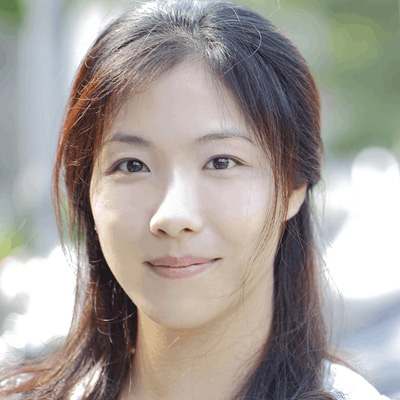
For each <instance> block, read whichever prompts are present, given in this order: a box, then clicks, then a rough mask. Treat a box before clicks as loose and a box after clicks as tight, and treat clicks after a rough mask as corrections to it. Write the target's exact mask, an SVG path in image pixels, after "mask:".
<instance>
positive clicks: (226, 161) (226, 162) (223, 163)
mask: <svg viewBox="0 0 400 400" xmlns="http://www.w3.org/2000/svg"><path fill="white" fill-rule="evenodd" d="M219 160H224V161H222V162H219ZM221 164H222V165H225V166H226V168H228V166H229V160H228V159H227V158H223V157H219V158H216V159H215V160H214V167H217V166H218V165H221ZM220 169H224V168H220Z"/></svg>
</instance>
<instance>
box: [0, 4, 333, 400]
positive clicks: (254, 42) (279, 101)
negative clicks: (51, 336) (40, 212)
mask: <svg viewBox="0 0 400 400" xmlns="http://www.w3.org/2000/svg"><path fill="white" fill-rule="evenodd" d="M187 60H201V61H203V62H204V63H205V65H206V66H207V68H208V70H209V72H210V74H211V76H212V77H213V79H214V80H215V82H216V84H217V85H219V84H221V85H222V87H224V88H225V89H227V90H228V91H229V92H230V93H231V94H232V96H233V97H234V99H235V100H236V102H237V104H238V105H239V107H240V109H241V111H242V112H243V115H244V117H245V119H246V122H247V124H248V126H249V128H250V129H251V131H252V133H253V136H254V138H255V139H256V141H257V143H258V144H259V145H260V148H262V149H263V151H264V153H265V156H266V157H267V159H268V160H269V161H270V164H271V166H272V168H273V174H274V182H275V192H276V199H275V200H276V201H275V208H274V213H273V215H274V217H275V219H276V220H279V221H284V218H279V217H282V216H283V215H284V213H285V210H287V206H288V198H289V195H290V193H291V191H292V190H294V189H296V188H299V187H301V186H306V187H307V193H306V198H305V200H304V202H303V204H302V206H301V208H300V210H299V211H298V213H297V214H296V215H295V216H294V217H292V218H290V219H289V220H287V221H284V222H283V223H282V222H280V223H281V228H280V229H281V230H280V240H279V247H278V251H277V255H276V257H275V262H274V304H273V318H272V327H271V332H270V334H269V337H268V340H267V342H266V343H265V346H264V347H263V351H262V353H261V355H260V358H259V361H258V363H257V365H256V367H255V368H254V369H253V370H252V371H244V372H246V375H245V376H246V378H245V379H244V381H243V384H242V386H241V389H240V390H239V392H238V393H237V394H236V396H235V397H234V399H238V400H239V399H240V400H241V399H268V400H272V399H276V400H281V399H308V400H310V399H320V400H322V399H333V396H332V395H331V394H329V393H327V392H326V391H324V388H323V374H324V362H325V360H327V359H330V355H329V353H328V344H327V334H326V330H325V325H324V320H323V315H322V301H321V290H320V279H321V276H320V271H321V256H320V254H319V251H318V248H317V245H316V241H315V238H314V237H313V232H314V224H313V219H312V210H311V203H310V197H311V191H312V189H313V187H314V186H315V185H316V184H317V182H318V181H319V180H320V169H321V160H322V157H323V150H322V143H321V137H320V102H319V95H318V91H317V88H316V85H315V82H314V80H313V78H312V76H311V73H310V70H309V68H308V67H307V65H306V62H305V61H304V59H303V58H302V56H301V55H300V54H299V52H298V50H297V49H296V48H295V46H294V45H293V44H292V43H291V42H290V41H289V40H288V39H287V38H286V37H285V36H284V35H282V34H281V33H279V32H278V30H277V29H276V28H275V27H274V26H273V25H272V24H271V23H270V22H269V21H268V20H266V19H265V18H263V17H262V16H260V15H259V14H257V13H255V12H253V11H250V10H248V9H246V8H244V7H241V6H238V5H236V4H232V3H228V2H210V1H199V2H196V1H182V0H179V1H178V0H176V1H155V2H150V3H145V4H143V5H142V6H140V7H139V8H136V9H131V10H128V11H127V12H125V13H124V14H123V15H122V16H120V17H119V18H118V19H116V20H115V21H114V22H112V23H111V24H110V25H109V26H108V27H107V28H106V29H105V30H104V31H103V32H102V33H101V35H100V36H99V37H98V39H97V40H96V41H95V43H94V44H93V46H92V47H91V49H90V50H89V52H88V54H87V55H86V57H85V59H84V60H83V62H82V64H81V67H80V69H79V72H78V74H77V76H76V79H75V83H74V85H73V88H72V92H71V95H70V97H69V101H68V106H67V111H66V116H65V120H64V123H63V127H62V129H61V132H60V138H59V144H58V153H57V161H56V164H55V168H54V175H53V194H54V204H55V210H56V217H57V221H58V225H59V231H60V234H61V238H62V239H63V237H64V239H66V238H67V237H68V238H69V240H70V242H72V243H73V244H74V245H75V246H76V251H77V254H78V279H77V295H76V301H75V309H74V320H73V323H72V325H71V329H70V331H69V333H68V336H67V337H66V339H65V342H64V344H63V345H62V346H61V347H60V348H59V350H58V351H57V352H56V353H55V354H53V355H51V356H48V357H45V358H42V359H38V360H34V361H29V362H28V361H25V362H23V363H20V364H19V365H18V366H17V367H16V368H14V369H13V370H12V371H11V372H9V373H8V375H7V376H14V377H16V376H21V374H24V373H25V374H27V375H26V376H27V378H26V379H25V381H23V382H22V383H20V384H18V385H16V386H15V387H13V388H11V389H10V387H9V386H10V385H4V386H3V389H0V394H12V393H18V392H23V393H25V394H26V395H27V396H28V398H32V399H45V398H51V399H65V398H66V397H67V395H68V394H70V393H72V391H73V390H74V389H75V390H76V388H77V387H78V386H79V383H82V382H83V383H84V386H81V390H82V394H83V396H84V398H87V399H102V398H104V399H105V398H106V399H109V400H112V399H117V398H118V396H119V393H120V390H121V388H122V383H123V382H124V381H125V379H126V377H127V374H128V371H129V369H130V366H131V362H132V355H133V353H134V345H135V340H136V334H137V308H136V306H135V304H133V303H132V301H131V300H130V298H129V297H128V296H127V295H126V293H125V292H124V291H123V289H122V288H121V286H120V285H119V284H118V282H117V281H116V279H115V278H114V276H113V274H112V272H111V271H110V269H109V267H108V265H107V263H106V261H105V259H104V256H103V254H102V251H101V248H100V243H99V241H98V238H97V235H96V233H95V230H94V221H93V216H92V212H91V207H90V202H89V184H90V180H91V176H92V170H93V165H94V160H95V158H96V154H97V151H98V149H99V145H100V143H101V141H102V138H103V132H104V131H105V130H106V128H107V124H108V123H109V122H110V121H111V120H112V118H113V117H114V116H115V115H116V113H117V111H118V109H119V107H120V106H121V105H122V104H123V102H124V101H125V100H126V98H127V96H128V94H130V93H132V91H134V90H139V88H141V89H143V88H145V87H146V85H150V84H151V83H152V82H154V81H155V80H156V79H157V78H158V77H160V76H161V75H163V74H165V73H166V72H168V71H170V70H172V69H173V68H174V67H175V66H177V65H179V64H180V63H182V62H183V61H187ZM278 198H279V204H281V203H282V204H283V207H282V208H279V207H277V206H276V205H277V204H278ZM65 210H66V212H64V211H65ZM63 215H67V220H66V221H65V220H64V219H63ZM270 225H271V221H270V220H269V221H265V229H264V230H263V232H262V235H261V236H260V238H259V241H258V243H257V252H255V257H258V256H259V257H261V255H262V253H263V252H264V251H265V244H266V237H267V235H268V226H270ZM65 227H66V228H67V229H66V231H65ZM64 243H65V240H64ZM254 260H255V259H253V261H254ZM94 371H96V372H95V373H94ZM85 379H86V381H85ZM90 379H91V383H90V382H89V380H90ZM7 387H8V389H7Z"/></svg>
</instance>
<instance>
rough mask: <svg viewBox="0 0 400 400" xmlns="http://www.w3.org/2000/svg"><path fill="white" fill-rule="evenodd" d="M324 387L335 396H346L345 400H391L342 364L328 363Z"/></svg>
mask: <svg viewBox="0 0 400 400" xmlns="http://www.w3.org/2000/svg"><path fill="white" fill-rule="evenodd" d="M324 387H325V389H326V390H327V391H329V392H331V393H333V394H335V393H336V394H341V395H342V396H343V395H344V399H345V400H389V399H388V397H386V396H383V395H381V394H380V393H379V392H378V391H377V390H376V389H375V388H374V387H373V386H372V385H371V384H370V383H368V382H367V381H366V380H365V379H364V378H363V377H362V376H361V375H359V374H357V373H356V372H354V371H352V370H351V369H349V368H347V367H345V366H343V365H340V364H333V363H329V362H326V364H325V377H324ZM339 398H340V397H339Z"/></svg>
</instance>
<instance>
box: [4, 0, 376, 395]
mask: <svg viewBox="0 0 400 400" xmlns="http://www.w3.org/2000/svg"><path fill="white" fill-rule="evenodd" d="M321 158H322V144H321V138H320V104H319V97H318V92H317V88H316V86H315V83H314V81H313V78H312V76H311V74H310V71H309V69H308V67H307V65H306V63H305V61H304V60H303V58H302V57H301V56H300V54H299V53H298V51H297V50H296V49H295V47H294V46H293V45H292V44H291V43H290V42H289V40H288V39H286V38H285V37H284V36H283V35H282V34H280V33H279V32H277V30H276V29H275V28H274V27H273V26H272V25H271V24H270V23H269V22H268V21H266V20H265V19H264V18H262V17H261V16H259V15H258V14H256V13H254V12H251V11H249V10H247V9H245V8H242V7H240V6H237V5H234V4H231V3H214V2H199V3H197V2H191V1H188V2H186V1H184V2H183V1H175V2H164V1H158V2H154V3H145V4H144V5H142V6H141V7H140V8H139V9H134V10H130V11H128V12H126V13H125V14H124V15H122V16H121V17H120V18H119V19H117V20H116V21H114V22H113V23H112V24H111V25H110V26H108V28H107V29H106V30H105V31H104V32H103V33H102V34H101V35H100V37H99V38H98V39H97V41H96V42H95V43H94V45H93V46H92V48H91V49H90V51H89V52H88V54H87V56H86V58H85V60H84V61H83V63H82V65H81V68H80V70H79V72H78V75H77V77H76V80H75V83H74V86H73V89H72V93H71V95H70V99H69V103H68V108H67V113H66V117H65V121H64V125H63V128H62V130H61V135H60V140H59V146H58V157H57V162H56V165H55V170H54V200H55V205H56V215H57V220H58V223H59V227H60V232H64V228H63V226H64V222H65V221H63V220H62V216H63V215H64V214H63V212H64V210H65V208H66V209H67V213H68V234H69V236H68V238H69V239H70V240H72V241H73V243H74V244H75V245H76V248H77V253H78V255H79V260H78V261H79V276H78V280H77V284H78V288H77V298H76V304H75V313H74V321H73V324H72V327H71V330H70V332H69V335H68V337H67V338H66V341H65V343H64V345H63V346H62V347H61V348H60V349H59V350H58V351H57V353H56V354H55V355H54V356H51V357H47V358H45V359H42V360H35V361H31V362H26V363H24V364H23V365H20V366H17V367H16V368H15V369H14V370H13V371H11V372H9V374H8V375H7V377H11V378H9V379H8V381H6V382H5V383H4V384H3V392H2V395H13V394H17V393H23V394H24V395H25V397H24V398H32V399H48V398H51V399H65V398H73V399H78V398H87V399H124V400H130V399H166V400H168V399H175V400H180V399H185V400H187V399H193V400H197V399H280V400H281V399H335V398H344V396H345V395H346V394H347V393H348V394H350V396H349V397H348V398H350V399H356V398H358V397H356V396H361V395H362V396H364V397H363V398H364V399H366V398H370V399H373V398H376V399H378V398H380V396H379V394H378V393H377V392H376V390H375V389H373V388H372V387H371V386H369V385H368V384H367V383H366V382H365V381H364V380H362V378H360V377H359V376H358V375H356V374H355V373H353V372H350V370H348V369H345V368H344V367H340V366H339V365H338V364H333V363H332V361H333V356H332V355H331V354H330V353H329V351H328V347H327V339H326V332H325V328H324V322H323V317H322V311H321V293H320V290H319V280H320V276H319V273H320V268H321V262H320V256H319V253H318V250H317V248H316V245H315V240H314V238H313V224H312V214H311V204H310V196H311V193H312V189H313V187H314V186H315V185H316V184H317V182H318V181H319V179H320V168H321ZM343 374H344V375H343ZM349 374H350V376H351V379H355V380H357V379H358V380H359V381H360V383H359V384H357V385H356V386H355V387H354V388H353V387H352V388H350V389H349V390H347V388H345V387H343V386H342V387H338V385H337V378H338V377H340V376H345V377H348V376H349ZM341 389H345V390H341ZM346 391H347V393H346ZM363 391H364V392H363ZM342 392H343V393H342Z"/></svg>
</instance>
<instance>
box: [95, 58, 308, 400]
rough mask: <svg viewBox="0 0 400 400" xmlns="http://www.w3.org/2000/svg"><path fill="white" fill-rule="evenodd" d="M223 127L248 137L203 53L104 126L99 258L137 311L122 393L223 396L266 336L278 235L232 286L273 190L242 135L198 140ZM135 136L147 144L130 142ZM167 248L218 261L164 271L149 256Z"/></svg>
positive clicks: (296, 202) (293, 202) (298, 198)
mask: <svg viewBox="0 0 400 400" xmlns="http://www.w3.org/2000/svg"><path fill="white" fill-rule="evenodd" d="M221 132H223V133H232V132H235V133H236V134H240V135H242V136H246V137H247V138H251V133H250V131H249V129H248V128H247V127H246V124H245V122H244V118H243V116H242V114H241V112H240V109H239V108H238V106H237V105H236V103H235V102H234V100H233V99H232V97H231V96H230V95H229V93H228V92H227V91H226V90H225V89H222V90H221V89H220V90H217V89H216V87H215V82H214V81H213V80H212V79H211V77H210V76H209V75H208V72H207V71H206V69H205V67H204V66H203V64H201V63H200V62H199V63H193V62H192V63H189V62H185V63H183V64H181V65H180V66H178V67H176V68H175V69H173V70H172V71H170V72H169V73H168V74H165V75H164V76H162V77H161V78H160V79H159V80H158V81H156V82H155V83H154V84H153V85H152V86H151V87H150V88H148V89H146V90H145V91H143V92H142V93H141V94H136V95H135V94H133V95H132V96H131V97H130V98H129V99H128V101H127V102H126V103H125V104H124V105H123V107H122V108H121V109H120V111H119V113H118V114H117V117H116V118H115V120H114V121H113V122H112V124H111V126H110V127H109V129H108V130H107V132H106V137H105V144H104V145H103V147H102V149H101V152H100V154H99V157H98V158H97V161H96V164H95V169H94V173H93V177H92V181H91V185H90V201H91V206H92V212H93V216H94V220H95V223H96V228H97V233H98V236H99V240H100V244H101V247H102V251H103V253H104V256H105V259H106V261H107V263H108V265H109V267H110V269H111V271H112V272H113V274H114V275H115V277H116V279H117V280H118V282H119V283H120V285H121V286H122V287H123V289H124V290H125V292H126V293H127V294H128V296H129V297H130V298H131V300H132V301H133V302H134V303H135V305H136V306H137V308H138V338H137V342H136V353H135V357H134V365H133V368H132V371H131V372H130V376H129V379H128V380H127V382H126V385H125V387H124V390H123V392H122V395H121V398H123V399H126V400H129V399H147V400H151V399H164V400H170V399H171V400H172V399H174V400H180V399H182V400H183V399H184V400H189V399H193V400H200V399H201V400H204V399H223V398H224V397H225V396H226V395H227V393H230V392H231V391H234V389H235V388H236V387H237V384H238V383H239V381H238V380H237V379H235V377H234V376H235V373H238V375H237V377H239V378H243V375H244V371H245V370H246V369H244V368H248V367H249V366H251V365H252V363H254V359H255V358H254V357H253V358H251V356H252V355H253V354H255V353H256V352H257V351H258V350H259V349H260V348H261V346H262V345H263V343H264V342H265V341H266V339H267V336H268V333H269V329H270V321H271V315H272V294H273V259H274V256H275V252H276V247H277V234H275V235H272V236H271V238H270V243H268V251H267V253H266V254H265V256H264V257H263V262H262V265H261V264H260V265H259V266H258V267H257V266H255V267H254V266H253V267H252V270H251V271H250V275H249V276H250V279H249V281H248V282H247V284H246V285H245V287H244V288H243V290H240V288H239V287H238V285H239V282H240V279H241V278H243V276H244V274H245V271H246V265H245V258H246V256H248V252H249V251H250V249H252V248H253V247H252V246H254V242H255V240H256V238H257V237H258V236H259V235H260V232H261V229H262V226H263V224H264V221H265V220H266V218H267V216H268V215H269V213H268V212H269V207H270V206H271V204H272V202H273V199H274V192H273V178H272V172H271V169H270V167H269V165H268V163H267V162H266V159H265V157H264V156H263V153H262V151H261V150H260V149H259V148H258V147H257V146H256V145H254V144H252V143H251V142H250V141H249V140H246V139H243V138H237V137H236V138H227V139H223V140H213V141H207V142H206V143H204V144H198V145H197V146H195V145H194V143H195V140H196V139H199V138H200V137H203V136H205V135H209V134H214V133H221ZM132 135H136V136H138V137H140V138H143V139H146V140H148V141H151V142H152V143H153V145H154V148H143V147H140V146H138V145H137V144H135V143H131V142H132V140H129V136H132ZM219 158H223V160H218V159H219ZM226 158H231V159H230V160H227V159H226ZM132 159H133V160H137V161H138V162H139V164H132V162H131V163H130V164H128V163H127V162H126V161H129V160H132ZM235 160H237V162H235ZM132 165H133V166H134V167H135V168H136V170H135V171H137V172H130V171H129V170H128V168H127V167H128V166H131V167H132ZM131 171H132V170H131ZM303 198H304V190H298V191H295V192H293V195H292V197H291V198H290V204H289V213H288V215H287V218H289V217H290V216H291V215H293V214H295V213H296V212H297V210H298V208H299V206H300V204H301V202H302V200H303ZM275 233H276V232H275ZM165 255H173V256H183V255H193V256H201V257H209V258H217V257H218V258H221V260H220V261H218V263H216V264H215V265H214V266H213V268H211V269H209V270H208V271H206V272H204V273H202V274H199V275H196V276H193V277H190V278H185V279H165V278H163V277H161V276H158V275H156V274H155V273H154V272H153V271H152V270H151V267H149V266H148V265H146V264H145V263H144V262H145V261H147V260H149V259H152V258H155V257H161V256H165ZM242 295H243V296H242ZM248 359H250V360H249V361H247V360H248ZM245 366H246V367H245Z"/></svg>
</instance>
